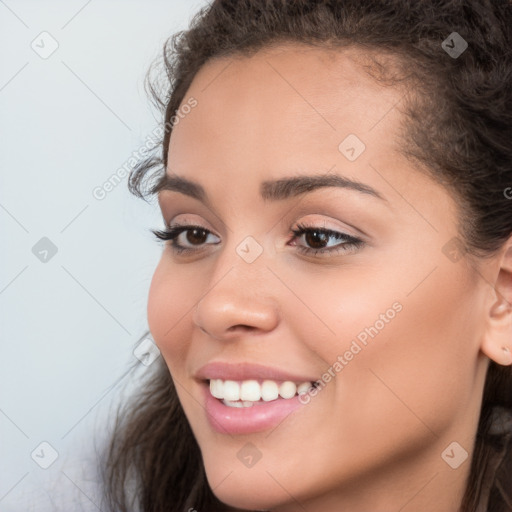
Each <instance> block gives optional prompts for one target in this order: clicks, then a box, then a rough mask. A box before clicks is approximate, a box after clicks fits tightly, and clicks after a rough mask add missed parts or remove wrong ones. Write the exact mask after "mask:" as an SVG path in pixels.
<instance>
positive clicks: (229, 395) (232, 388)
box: [222, 380, 240, 402]
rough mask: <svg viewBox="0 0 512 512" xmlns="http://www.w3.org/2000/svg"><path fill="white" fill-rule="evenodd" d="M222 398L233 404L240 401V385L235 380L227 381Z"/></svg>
mask: <svg viewBox="0 0 512 512" xmlns="http://www.w3.org/2000/svg"><path fill="white" fill-rule="evenodd" d="M222 395H223V396H222V398H225V399H226V400H229V401H231V402H233V401H235V400H240V384H238V382H235V381H234V380H227V381H226V382H224V386H223V392H222Z"/></svg>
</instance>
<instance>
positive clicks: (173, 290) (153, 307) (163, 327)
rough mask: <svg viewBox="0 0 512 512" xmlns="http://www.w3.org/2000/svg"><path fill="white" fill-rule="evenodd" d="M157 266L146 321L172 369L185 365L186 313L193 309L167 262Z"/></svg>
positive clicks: (177, 275)
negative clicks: (175, 362)
mask: <svg viewBox="0 0 512 512" xmlns="http://www.w3.org/2000/svg"><path fill="white" fill-rule="evenodd" d="M164 258H165V253H164V255H163V256H162V260H161V261H160V263H159V264H158V266H157V268H156V270H155V273H154V274H153V278H152V280H151V286H150V289H149V294H148V306H147V318H148V326H149V330H150V331H151V335H152V336H153V339H154V340H155V343H156V345H157V346H158V348H159V349H160V352H161V353H162V356H163V357H164V359H165V361H166V363H167V364H168V365H169V367H171V366H172V362H173V361H183V357H184V355H185V352H186V349H187V347H186V343H185V340H187V339H188V335H187V332H185V331H186V330H187V317H186V315H187V313H188V312H189V310H190V309H191V304H190V305H189V302H190V300H188V296H187V287H186V286H185V283H184V282H183V280H182V278H181V279H180V278H179V274H178V273H177V272H175V271H174V270H172V269H170V268H169V265H168V264H166V262H165V261H164Z"/></svg>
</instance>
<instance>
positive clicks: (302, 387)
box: [214, 381, 311, 396]
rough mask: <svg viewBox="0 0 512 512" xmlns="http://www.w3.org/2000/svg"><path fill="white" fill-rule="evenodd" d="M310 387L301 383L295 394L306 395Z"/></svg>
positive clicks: (308, 384) (309, 383)
mask: <svg viewBox="0 0 512 512" xmlns="http://www.w3.org/2000/svg"><path fill="white" fill-rule="evenodd" d="M221 382H222V381H221ZM310 387H311V382H303V383H302V384H299V385H298V386H297V394H299V395H300V394H301V393H307V392H308V390H309V388H310ZM214 396H215V395H214Z"/></svg>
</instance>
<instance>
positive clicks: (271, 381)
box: [194, 361, 317, 435]
mask: <svg viewBox="0 0 512 512" xmlns="http://www.w3.org/2000/svg"><path fill="white" fill-rule="evenodd" d="M194 377H195V380H196V382H197V383H198V384H199V385H200V387H201V391H202V394H203V400H204V402H203V403H204V407H205V410H206V417H207V420H208V422H209V424H210V426H211V428H212V429H213V430H215V431H216V432H218V433H221V434H229V435H237V434H249V433H253V432H261V431H265V430H269V429H274V428H276V427H277V426H278V425H280V424H281V423H283V422H284V420H285V418H286V417H287V416H288V415H290V414H292V413H293V412H294V411H296V410H297V409H300V408H303V407H304V405H305V404H306V403H308V401H303V400H301V398H302V395H303V394H305V393H307V392H308V391H309V390H311V389H314V388H315V387H317V385H316V379H315V378H312V376H311V375H306V374H302V375H300V374H293V373H290V372H288V371H286V370H284V369H282V368H278V367H269V366H265V365H261V364H254V363H249V362H247V361H239V362H234V361H233V362H229V363H228V362H224V361H211V362H209V363H208V364H206V365H205V366H203V367H201V368H200V369H199V370H198V371H197V372H196V373H195V374H194Z"/></svg>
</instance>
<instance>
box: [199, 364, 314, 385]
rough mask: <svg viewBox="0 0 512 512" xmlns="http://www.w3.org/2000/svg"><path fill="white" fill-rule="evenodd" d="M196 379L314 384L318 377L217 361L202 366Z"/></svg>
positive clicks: (255, 365)
mask: <svg viewBox="0 0 512 512" xmlns="http://www.w3.org/2000/svg"><path fill="white" fill-rule="evenodd" d="M195 377H196V379H199V380H203V381H204V380H211V379H222V380H237V381H241V380H249V379H256V380H258V379H259V380H263V379H269V380H277V381H285V380H291V381H292V382H298V383H300V382H314V381H315V380H317V377H311V376H308V375H306V376H304V375H298V374H292V373H289V372H287V371H284V370H280V369H278V368H271V367H269V366H263V365H259V364H253V363H246V362H240V363H235V364H233V363H223V362H221V361H215V362H211V363H208V364H206V365H204V366H202V367H201V368H200V369H199V370H198V371H197V372H196V374H195Z"/></svg>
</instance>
